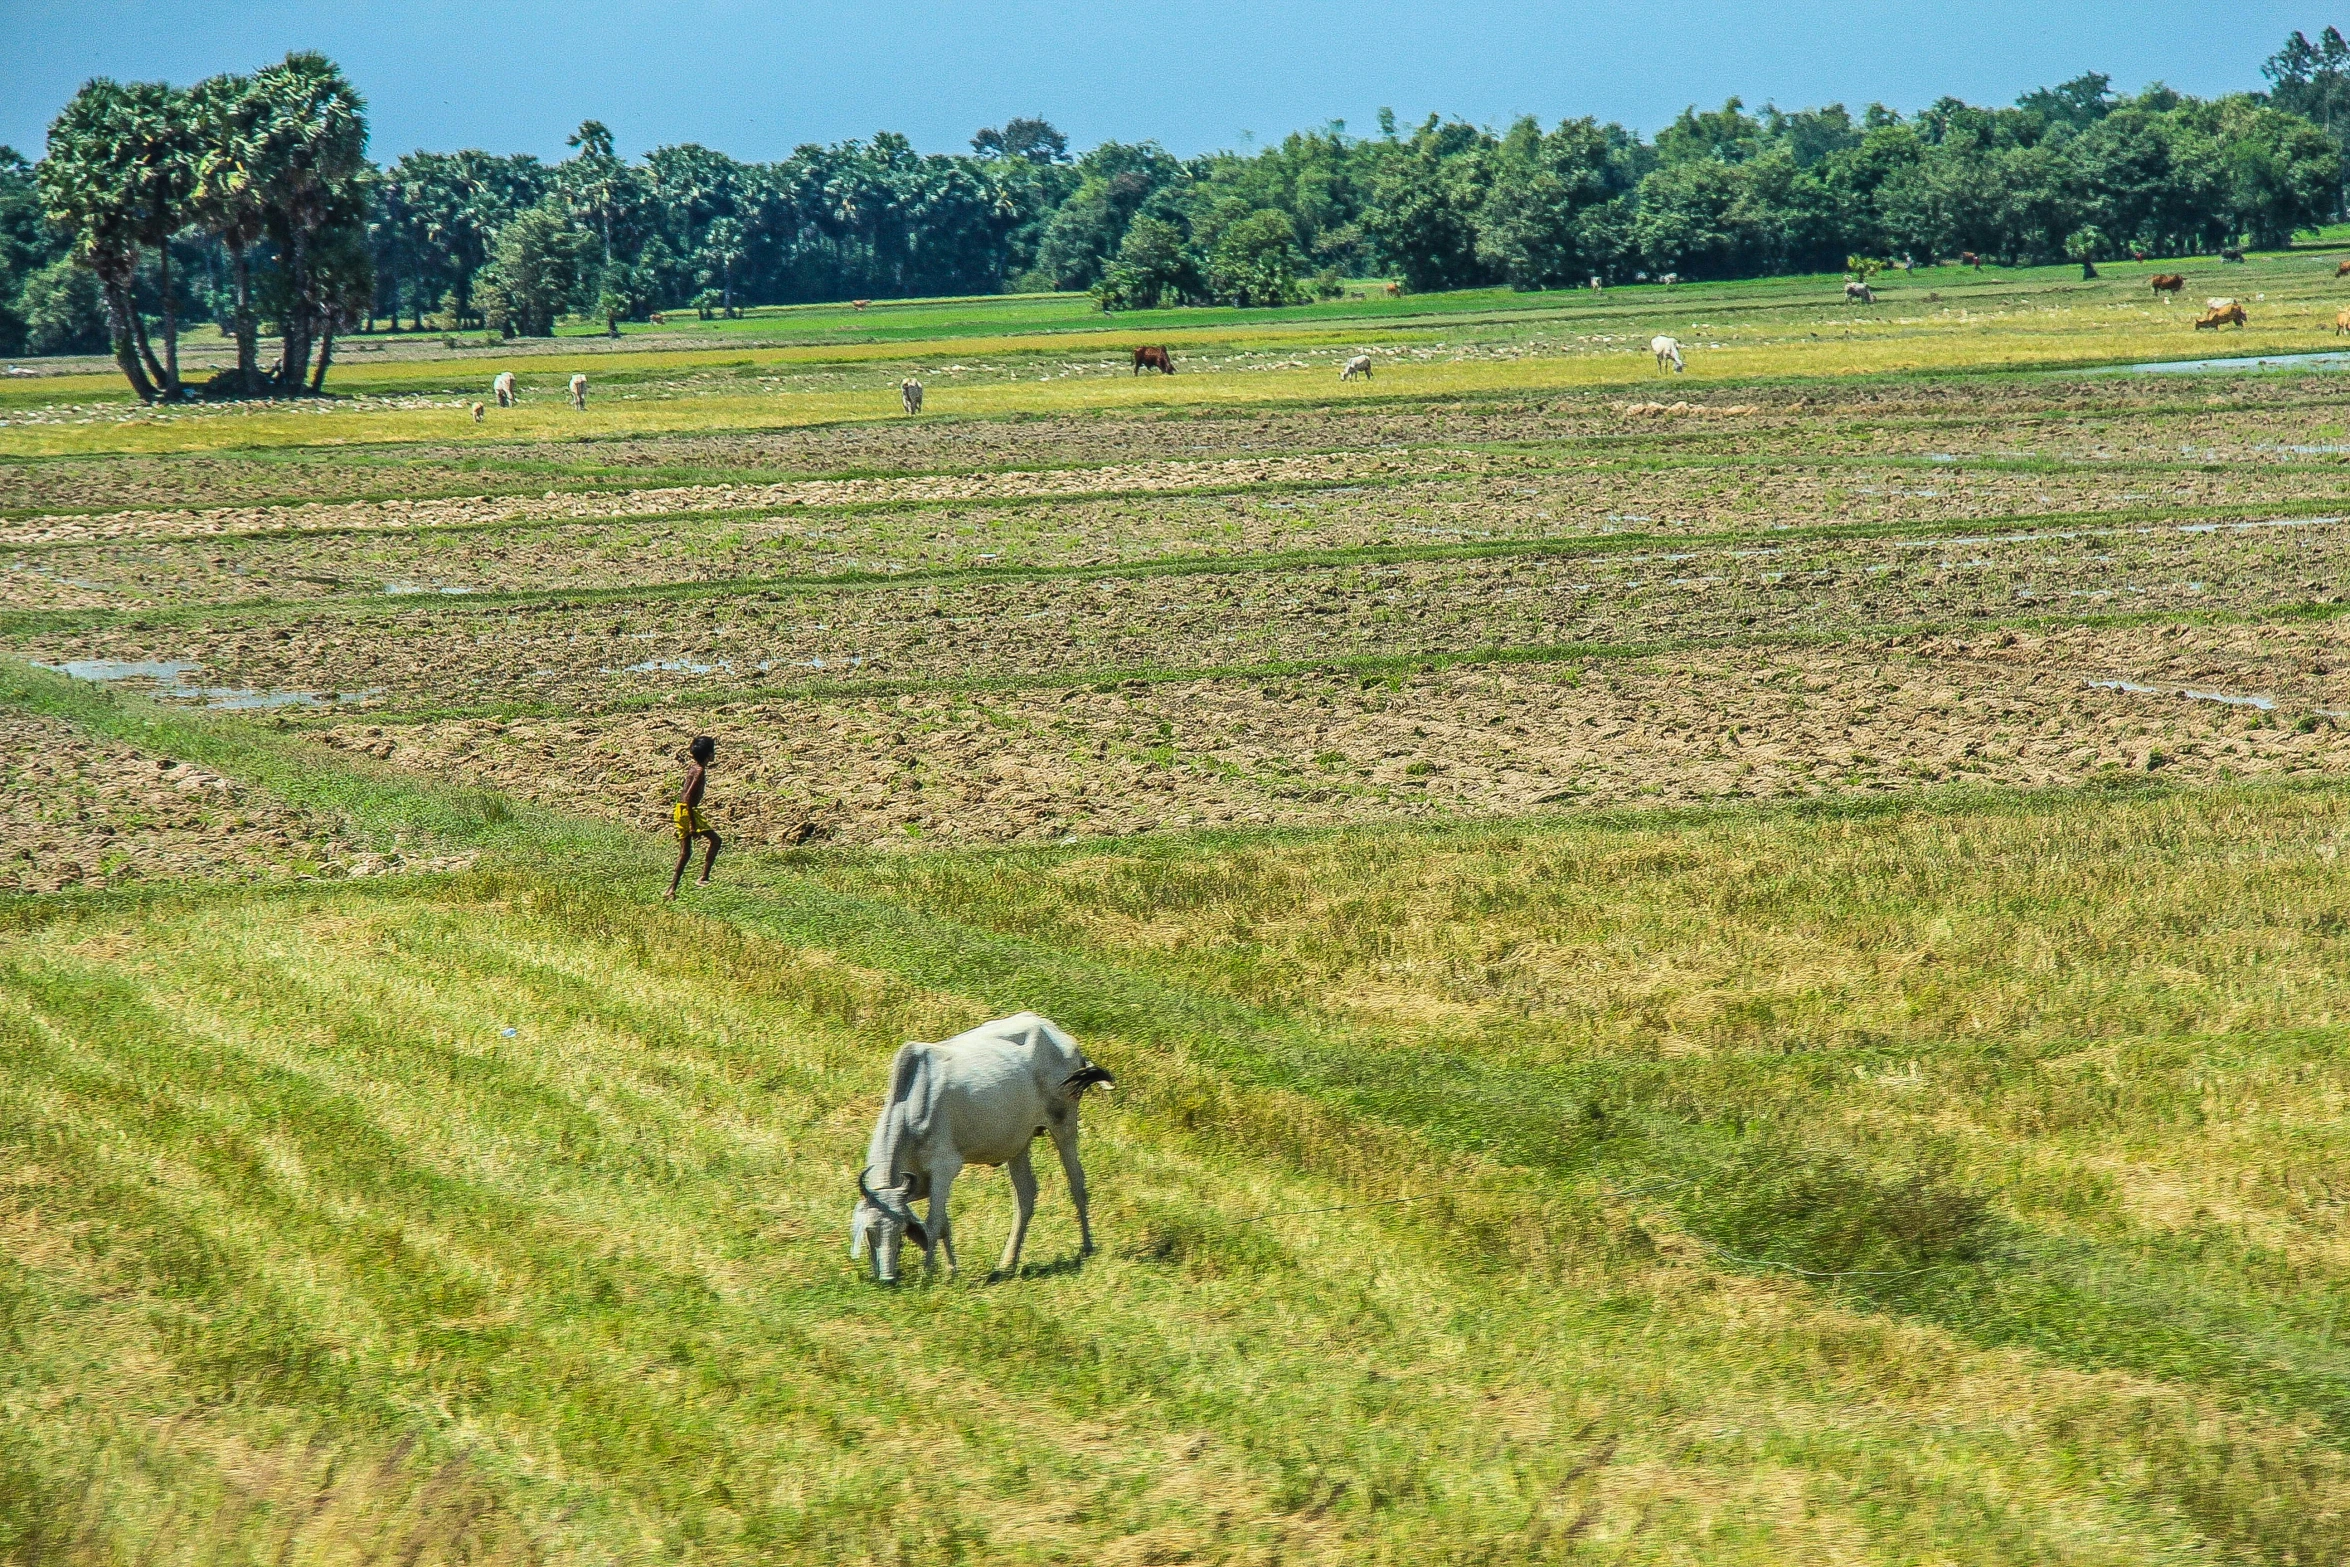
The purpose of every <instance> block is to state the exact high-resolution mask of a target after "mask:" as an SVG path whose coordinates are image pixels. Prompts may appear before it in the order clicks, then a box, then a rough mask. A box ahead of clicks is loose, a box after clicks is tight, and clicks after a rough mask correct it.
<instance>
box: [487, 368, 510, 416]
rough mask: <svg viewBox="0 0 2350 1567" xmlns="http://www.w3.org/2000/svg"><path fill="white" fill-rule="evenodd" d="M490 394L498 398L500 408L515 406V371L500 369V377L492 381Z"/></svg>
mask: <svg viewBox="0 0 2350 1567" xmlns="http://www.w3.org/2000/svg"><path fill="white" fill-rule="evenodd" d="M490 395H491V396H492V397H495V398H496V399H497V400H498V406H499V407H500V408H511V407H513V406H514V372H513V371H511V370H501V371H499V372H498V378H497V379H496V380H495V381H492V382H491V383H490Z"/></svg>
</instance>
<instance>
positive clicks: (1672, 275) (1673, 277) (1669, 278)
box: [1659, 272, 1681, 288]
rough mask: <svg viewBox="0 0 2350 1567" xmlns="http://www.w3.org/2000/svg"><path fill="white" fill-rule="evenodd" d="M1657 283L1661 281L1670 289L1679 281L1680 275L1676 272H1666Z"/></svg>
mask: <svg viewBox="0 0 2350 1567" xmlns="http://www.w3.org/2000/svg"><path fill="white" fill-rule="evenodd" d="M1659 281H1661V282H1662V283H1663V284H1664V285H1665V287H1667V288H1671V287H1672V286H1673V285H1674V284H1675V283H1678V282H1680V281H1681V274H1680V273H1678V272H1668V273H1666V274H1665V275H1664V277H1663V278H1662V279H1660V280H1659Z"/></svg>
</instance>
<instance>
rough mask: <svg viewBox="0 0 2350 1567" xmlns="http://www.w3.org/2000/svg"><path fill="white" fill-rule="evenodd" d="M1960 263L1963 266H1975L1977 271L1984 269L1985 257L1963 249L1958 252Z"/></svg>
mask: <svg viewBox="0 0 2350 1567" xmlns="http://www.w3.org/2000/svg"><path fill="white" fill-rule="evenodd" d="M1958 264H1959V265H1960V266H1962V267H1973V268H1974V269H1975V270H1976V271H1977V272H1980V271H1982V270H1983V258H1982V257H1981V256H1978V255H1976V254H1975V253H1974V252H1973V251H1971V250H1962V251H1960V252H1959V253H1958Z"/></svg>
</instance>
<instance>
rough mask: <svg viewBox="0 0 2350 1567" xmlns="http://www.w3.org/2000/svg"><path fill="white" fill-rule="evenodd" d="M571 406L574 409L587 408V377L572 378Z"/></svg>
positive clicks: (577, 376)
mask: <svg viewBox="0 0 2350 1567" xmlns="http://www.w3.org/2000/svg"><path fill="white" fill-rule="evenodd" d="M571 406H572V407H574V408H585V407H586V406H587V377H586V376H584V375H575V376H573V377H572V378H571Z"/></svg>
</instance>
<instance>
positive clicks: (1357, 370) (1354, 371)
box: [1338, 354, 1371, 381]
mask: <svg viewBox="0 0 2350 1567" xmlns="http://www.w3.org/2000/svg"><path fill="white" fill-rule="evenodd" d="M1358 375H1359V376H1361V377H1362V378H1363V379H1364V380H1366V381H1368V380H1369V379H1371V356H1370V355H1369V354H1357V355H1355V356H1354V357H1353V358H1352V359H1349V360H1348V361H1347V362H1346V363H1345V364H1344V365H1343V366H1341V367H1340V369H1339V372H1338V379H1340V380H1341V381H1351V380H1353V379H1354V378H1355V377H1356V376H1358Z"/></svg>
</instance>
